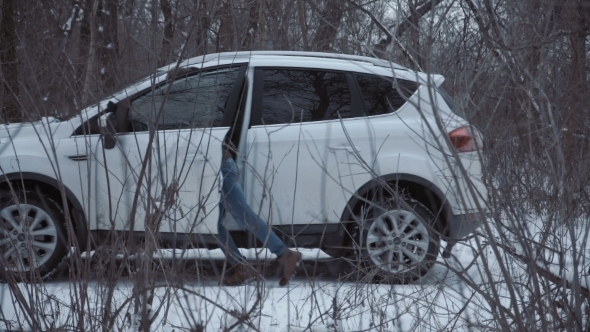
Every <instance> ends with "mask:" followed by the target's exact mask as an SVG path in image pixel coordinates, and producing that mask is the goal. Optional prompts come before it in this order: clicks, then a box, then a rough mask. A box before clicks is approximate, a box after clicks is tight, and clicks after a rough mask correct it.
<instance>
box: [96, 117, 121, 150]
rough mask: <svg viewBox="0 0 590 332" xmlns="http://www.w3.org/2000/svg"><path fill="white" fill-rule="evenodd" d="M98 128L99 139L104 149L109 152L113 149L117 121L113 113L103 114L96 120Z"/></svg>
mask: <svg viewBox="0 0 590 332" xmlns="http://www.w3.org/2000/svg"><path fill="white" fill-rule="evenodd" d="M98 124H99V126H100V138H101V140H102V145H103V146H104V148H105V149H107V150H110V149H112V148H114V147H115V141H116V136H115V135H116V133H117V131H116V130H115V128H116V127H117V120H116V118H115V113H105V114H103V115H101V116H100V118H98Z"/></svg>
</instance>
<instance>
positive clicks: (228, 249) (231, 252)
mask: <svg viewBox="0 0 590 332" xmlns="http://www.w3.org/2000/svg"><path fill="white" fill-rule="evenodd" d="M224 221H225V202H224V200H223V199H222V200H221V202H219V219H218V220H217V232H218V236H219V238H218V241H219V247H220V248H221V251H223V254H224V255H225V257H226V259H227V262H228V263H229V265H231V266H235V265H236V264H244V263H245V262H246V259H245V258H244V256H242V254H241V253H240V250H239V249H238V247H237V246H236V244H235V242H234V240H233V239H232V237H231V236H230V234H229V232H228V231H227V229H226V228H225V225H224Z"/></svg>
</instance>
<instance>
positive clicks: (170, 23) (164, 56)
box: [158, 0, 176, 67]
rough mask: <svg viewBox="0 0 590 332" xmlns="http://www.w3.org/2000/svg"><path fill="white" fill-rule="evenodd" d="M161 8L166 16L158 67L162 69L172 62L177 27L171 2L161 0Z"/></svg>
mask: <svg viewBox="0 0 590 332" xmlns="http://www.w3.org/2000/svg"><path fill="white" fill-rule="evenodd" d="M160 8H161V9H162V14H163V15H164V37H163V39H162V50H161V51H160V57H159V58H158V67H162V66H164V65H166V64H167V63H169V62H170V60H171V59H170V57H171V55H172V40H173V39H174V31H175V30H176V26H175V23H174V20H173V15H172V6H171V4H170V1H169V0H160Z"/></svg>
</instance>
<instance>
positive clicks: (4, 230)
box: [0, 190, 68, 282]
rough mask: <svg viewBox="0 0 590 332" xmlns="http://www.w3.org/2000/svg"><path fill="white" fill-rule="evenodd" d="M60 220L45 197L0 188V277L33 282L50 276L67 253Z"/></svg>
mask: <svg viewBox="0 0 590 332" xmlns="http://www.w3.org/2000/svg"><path fill="white" fill-rule="evenodd" d="M15 196H16V197H15ZM23 215H25V216H26V219H25V218H23V217H22V216H23ZM64 219H65V218H64V213H63V210H62V209H61V207H60V206H59V204H57V203H56V202H55V201H54V200H52V199H51V198H49V197H44V196H42V195H41V196H40V194H37V193H36V192H33V191H26V190H21V191H15V194H14V195H13V194H12V193H11V192H10V191H0V280H1V281H27V282H34V281H39V280H47V279H49V278H50V277H51V276H52V275H54V274H55V273H56V272H57V271H58V270H59V266H60V264H61V263H62V262H63V261H64V260H65V258H66V256H67V243H68V241H67V240H68V239H67V235H66V232H65V228H64Z"/></svg>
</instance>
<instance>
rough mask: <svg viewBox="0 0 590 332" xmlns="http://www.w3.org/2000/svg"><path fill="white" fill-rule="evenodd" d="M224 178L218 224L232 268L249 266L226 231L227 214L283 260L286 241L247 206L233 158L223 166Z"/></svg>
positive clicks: (220, 238) (222, 248) (220, 239)
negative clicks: (241, 265)
mask: <svg viewBox="0 0 590 332" xmlns="http://www.w3.org/2000/svg"><path fill="white" fill-rule="evenodd" d="M221 174H222V175H223V183H222V185H221V200H220V202H219V220H218V221H217V231H218V232H219V245H220V247H221V250H222V251H223V253H224V254H225V257H226V258H227V260H228V262H229V264H230V265H232V266H234V265H236V264H238V263H246V259H245V258H244V256H242V254H241V253H240V251H239V250H238V247H237V246H236V244H235V242H234V240H233V239H232V237H231V236H230V234H229V232H228V231H227V229H226V228H225V225H224V221H225V212H226V211H228V212H229V214H231V216H232V217H233V218H234V220H235V221H236V222H237V223H238V225H239V226H240V227H241V228H242V229H244V230H247V231H249V232H250V233H252V234H254V235H256V238H257V239H258V240H259V241H260V242H262V243H264V244H265V246H266V247H267V248H268V249H269V250H270V251H271V252H272V253H273V254H275V255H277V256H281V255H283V253H285V250H286V247H285V244H284V243H283V241H281V239H279V237H278V236H277V235H276V234H275V233H274V232H273V231H272V229H269V227H268V225H267V224H266V222H265V221H264V220H262V219H261V218H260V217H259V216H258V215H257V214H256V213H254V211H252V209H251V208H250V206H249V205H248V203H246V197H245V196H244V190H243V189H242V186H241V185H240V179H239V177H238V166H237V165H236V162H235V161H234V160H233V159H232V158H227V159H225V160H224V161H223V163H222V164H221Z"/></svg>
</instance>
